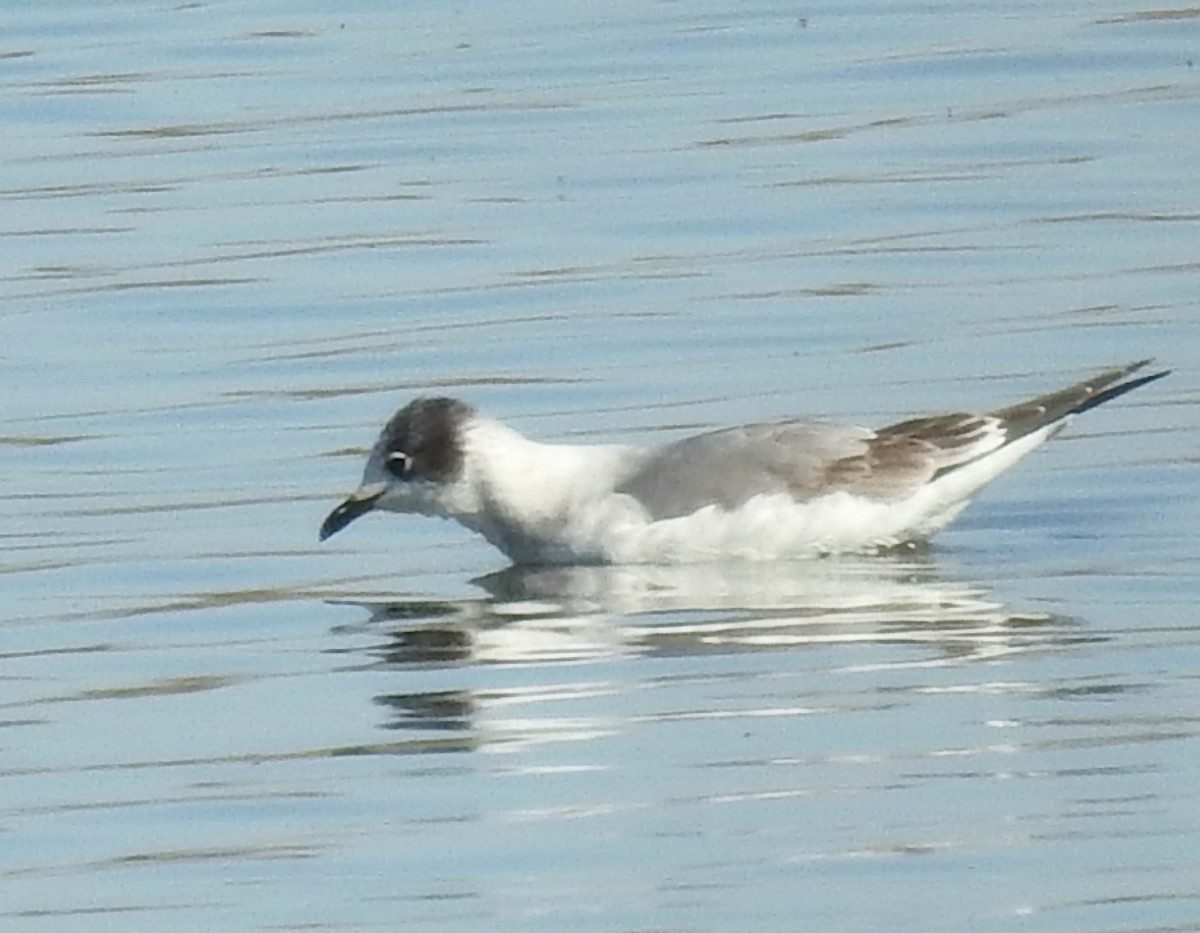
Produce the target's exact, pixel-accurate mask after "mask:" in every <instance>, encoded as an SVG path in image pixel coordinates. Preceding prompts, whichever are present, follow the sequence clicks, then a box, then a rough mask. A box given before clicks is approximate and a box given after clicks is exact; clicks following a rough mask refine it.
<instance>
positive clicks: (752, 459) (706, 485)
mask: <svg viewBox="0 0 1200 933" xmlns="http://www.w3.org/2000/svg"><path fill="white" fill-rule="evenodd" d="M1148 362H1149V360H1143V361H1141V362H1138V363H1134V364H1132V365H1130V366H1121V367H1117V368H1114V369H1109V370H1105V371H1104V372H1102V373H1099V374H1097V375H1096V376H1093V377H1092V378H1091V379H1086V380H1084V381H1083V382H1080V383H1077V384H1075V385H1072V386H1068V387H1067V388H1065V389H1060V390H1059V391H1057V392H1051V393H1049V394H1047V395H1042V396H1038V397H1037V398H1034V399H1030V400H1029V401H1026V402H1021V403H1018V404H1016V405H1011V406H1009V407H1007V408H1001V409H998V410H997V411H994V412H991V413H990V414H972V413H970V412H955V413H952V414H942V415H933V416H930V417H926V418H914V419H911V420H908V421H901V422H899V423H897V424H893V425H890V426H888V427H886V428H881V429H880V430H878V431H872V430H869V429H867V428H859V427H851V426H841V425H833V424H825V423H823V422H814V421H782V422H777V423H774V424H752V425H746V426H744V427H740V428H729V429H727V430H724V431H714V432H712V433H711V434H701V435H699V436H697V437H692V438H688V439H687V440H682V441H678V442H676V443H674V444H668V445H667V446H665V447H662V448H659V449H658V450H656V451H653V452H651V453H650V454H649V456H648V457H647V458H646V459H645V460H643V461H642V462H641V464H640V465H639V466H638V467H637V468H636V470H635V471H634V472H633V473H632V474H631V475H630V476H628V477H627V478H626V479H625V480H624V481H623V482H622V483H621V484H620V486H618V487H617V490H616V491H617V492H622V493H627V494H628V495H630V496H633V497H634V498H635V499H637V500H638V501H639V502H640V503H641V504H642V506H643V507H644V508H645V509H646V511H647V512H648V513H649V514H650V517H651V518H653V519H655V520H658V519H664V518H674V517H677V516H681V515H689V514H691V513H692V512H694V511H696V510H697V509H700V508H703V507H705V506H707V505H717V506H720V507H722V508H725V509H736V508H738V507H739V506H741V505H742V504H744V503H745V502H746V501H747V500H749V499H751V498H753V497H754V496H757V495H762V494H771V493H783V494H786V495H788V496H790V497H791V498H792V499H794V500H795V501H797V502H806V501H808V500H810V499H815V498H818V497H820V496H823V495H828V494H830V493H834V492H848V493H851V494H854V495H858V496H862V497H863V498H866V499H872V500H875V501H878V502H895V501H898V500H901V499H904V498H907V497H908V496H910V495H912V494H913V493H914V492H916V491H917V489H919V488H920V487H921V486H924V485H925V484H927V483H930V482H933V481H935V480H937V479H939V478H940V477H942V476H945V475H946V474H948V473H951V472H953V471H955V470H957V469H958V468H959V467H963V466H966V465H968V464H972V463H976V462H978V461H980V460H982V459H983V458H985V457H987V456H988V455H989V454H991V453H993V452H995V451H997V450H999V449H1001V448H1002V447H1005V446H1006V445H1008V444H1011V443H1013V442H1014V441H1018V440H1020V439H1022V438H1024V437H1027V436H1028V435H1031V434H1034V433H1035V432H1038V431H1042V429H1049V430H1047V431H1045V432H1044V433H1043V434H1042V436H1041V438H1040V440H1044V439H1045V438H1046V437H1048V436H1050V434H1052V433H1053V432H1054V430H1056V429H1057V427H1058V426H1059V425H1061V424H1065V423H1066V420H1067V419H1068V418H1069V417H1070V416H1071V415H1074V414H1078V413H1079V412H1083V411H1087V410H1088V409H1090V408H1094V407H1096V406H1097V405H1100V404H1102V403H1104V402H1106V401H1108V400H1110V399H1113V398H1116V397H1117V396H1119V395H1122V394H1124V393H1125V392H1128V391H1130V390H1131V389H1136V388H1137V387H1138V386H1141V385H1145V384H1146V383H1147V382H1151V381H1153V380H1155V379H1159V378H1161V377H1163V376H1165V375H1166V372H1158V373H1153V374H1151V375H1149V376H1139V377H1138V378H1136V379H1129V380H1126V379H1125V377H1126V376H1129V375H1130V374H1132V373H1134V372H1136V371H1137V370H1139V369H1141V368H1142V367H1144V366H1145V365H1146V364H1147V363H1148ZM1040 440H1039V442H1040ZM1035 446H1036V445H1035ZM1029 449H1032V448H1029ZM1025 452H1027V451H1023V452H1022V453H1021V454H1020V455H1023V454H1024V453H1025ZM1008 465H1011V463H1007V464H1001V465H999V466H997V469H996V471H995V472H989V471H984V472H983V473H982V474H980V478H978V479H976V480H975V481H974V482H972V483H971V485H970V488H969V489H968V490H967V491H968V492H971V491H973V490H974V489H975V488H977V487H978V486H980V485H982V484H983V483H985V482H987V481H988V480H990V479H991V478H993V477H994V476H995V475H996V473H997V472H1000V471H1002V470H1003V469H1005V468H1006V467H1007V466H1008Z"/></svg>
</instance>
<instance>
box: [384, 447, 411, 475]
mask: <svg viewBox="0 0 1200 933" xmlns="http://www.w3.org/2000/svg"><path fill="white" fill-rule="evenodd" d="M384 463H385V464H386V466H387V468H388V472H389V473H391V474H392V475H393V476H395V477H396V478H397V479H411V478H412V472H413V462H412V457H410V456H409V455H408V454H406V453H405V452H404V451H402V450H397V451H395V452H394V453H390V454H388V455H387V460H385V461H384Z"/></svg>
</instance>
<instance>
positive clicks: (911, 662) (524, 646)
mask: <svg viewBox="0 0 1200 933" xmlns="http://www.w3.org/2000/svg"><path fill="white" fill-rule="evenodd" d="M474 582H475V583H476V585H478V586H479V587H480V588H481V590H483V593H482V594H481V595H480V596H479V597H478V598H474V599H466V600H457V601H446V602H433V601H418V600H396V601H391V602H389V601H373V602H361V603H357V604H358V605H361V606H362V607H363V608H364V609H366V610H367V611H368V613H369V618H368V619H367V620H366V621H365V622H362V623H359V624H356V625H353V626H351V627H350V629H351V630H353V631H355V632H360V633H361V632H369V633H371V634H373V635H380V636H383V639H384V640H383V641H379V642H376V643H374V644H372V645H371V646H370V647H369V648H367V649H366V650H367V651H369V652H370V654H371V655H373V656H374V658H375V660H376V662H377V665H379V666H383V667H388V668H395V669H398V670H399V669H407V670H413V669H417V670H425V671H437V670H442V671H445V670H448V669H455V668H463V667H485V666H490V665H505V664H525V665H529V664H534V665H543V664H546V663H551V662H565V661H571V662H580V661H588V660H601V659H615V658H620V657H622V656H626V657H636V656H673V657H680V656H684V655H700V654H704V653H725V654H729V653H733V652H750V651H781V650H795V649H799V648H804V647H814V646H835V645H839V644H845V645H849V644H858V645H862V644H864V643H865V644H871V643H874V644H877V645H880V644H892V645H907V646H912V647H914V648H919V649H922V650H918V651H914V652H911V653H908V654H905V655H904V657H903V658H902V659H897V658H896V656H895V655H891V656H890V661H887V662H883V663H884V664H885V665H886V666H891V667H896V666H914V667H915V666H933V665H947V664H961V663H970V662H973V661H985V660H991V659H997V658H1001V657H1004V656H1006V655H1011V654H1014V653H1017V652H1025V651H1031V650H1044V649H1047V648H1053V647H1062V646H1064V645H1068V644H1071V643H1074V642H1077V641H1082V640H1090V639H1089V638H1088V636H1086V635H1085V634H1084V633H1083V632H1081V631H1080V630H1079V628H1078V626H1076V625H1075V624H1074V623H1072V622H1071V621H1070V620H1068V619H1065V618H1063V617H1059V616H1052V615H1041V614H1023V613H1016V612H1013V611H1010V610H1008V609H1006V608H1005V607H1004V606H1003V605H1002V604H1001V603H999V602H998V601H997V600H996V599H995V598H994V597H993V596H991V595H990V594H989V592H988V591H987V589H986V588H984V587H982V586H979V585H975V584H970V583H964V582H961V581H955V580H950V579H945V577H944V574H942V573H941V572H940V571H939V569H938V567H937V566H936V564H935V563H934V562H933V561H931V560H929V559H927V558H926V557H924V556H922V555H920V554H917V555H906V556H905V557H903V558H899V557H890V558H877V557H876V558H870V559H867V558H863V559H845V558H839V559H831V560H822V561H809V562H804V563H800V562H796V563H785V564H764V563H758V564H754V563H745V564H729V565H718V566H713V565H706V566H674V567H659V566H625V567H612V566H604V567H599V566H597V567H544V568H515V567H514V568H510V569H508V570H505V571H503V572H501V573H496V574H492V575H490V576H487V577H483V578H480V579H478V580H476V581H474ZM576 686H578V687H579V689H580V690H585V691H586V690H590V689H593V688H594V687H595V685H594V684H582V683H581V684H577V685H576ZM564 689H567V688H564V685H563V683H562V682H561V678H559V679H558V682H557V683H556V684H555V687H554V690H555V691H558V692H561V691H562V690H564ZM493 692H494V691H493ZM498 696H499V695H497V696H492V694H491V693H489V692H487V691H481V690H478V689H453V690H433V691H432V692H429V691H426V692H420V693H396V694H389V695H386V696H381V697H377V698H376V701H377V702H379V703H381V704H383V705H385V706H387V707H389V708H391V709H392V710H393V711H394V712H395V713H396V715H397V717H398V718H397V721H396V722H395V723H394V724H393V727H394V728H420V729H426V730H430V729H434V730H439V731H443V732H446V731H453V730H463V729H470V728H472V724H473V723H474V722H475V721H476V720H477V718H478V714H479V712H480V709H481V706H488V705H489V704H491V703H493V701H496V700H497V699H498Z"/></svg>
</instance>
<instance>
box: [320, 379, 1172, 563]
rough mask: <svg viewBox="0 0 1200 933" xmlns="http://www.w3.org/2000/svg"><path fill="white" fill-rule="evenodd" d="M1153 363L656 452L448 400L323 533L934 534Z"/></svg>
mask: <svg viewBox="0 0 1200 933" xmlns="http://www.w3.org/2000/svg"><path fill="white" fill-rule="evenodd" d="M1151 362H1152V361H1151V360H1141V361H1140V362H1137V363H1132V364H1130V365H1128V366H1118V367H1114V368H1112V369H1107V370H1105V371H1104V372H1101V373H1098V374H1097V375H1095V376H1093V377H1092V378H1090V379H1085V380H1084V381H1083V382H1080V383H1077V384H1075V385H1072V386H1068V387H1067V388H1065V389H1060V390H1058V391H1056V392H1050V393H1048V394H1046V395H1041V396H1038V397H1037V398H1034V399H1030V400H1028V401H1024V402H1019V403H1017V404H1015V405H1011V406H1009V407H1007V408H1000V409H997V410H995V411H992V412H990V413H987V414H971V413H967V412H953V413H949V414H939V415H932V416H928V417H921V418H913V419H910V420H906V421H901V422H899V423H897V424H892V425H889V426H887V427H884V428H879V429H876V430H871V429H869V428H862V427H855V426H851V425H838V424H829V423H825V422H822V421H805V420H787V421H775V422H770V423H763V424H748V425H743V426H741V427H733V428H726V429H724V430H719V431H712V432H709V433H706V434H700V435H697V436H694V437H689V438H685V439H684V440H679V441H674V442H672V443H668V444H665V445H661V446H657V447H635V446H628V445H574V444H546V443H541V442H539V441H535V440H531V439H530V438H527V437H525V436H523V435H522V434H520V433H518V432H517V431H515V430H513V429H512V428H510V427H508V426H506V425H504V424H502V423H501V422H499V421H497V420H494V419H492V418H489V417H488V416H486V415H484V414H482V413H481V412H479V411H477V410H476V409H474V408H472V407H471V406H470V405H467V404H465V403H464V402H461V401H458V400H457V399H452V398H418V399H416V400H414V401H412V402H410V403H409V404H408V405H406V406H404V407H403V408H401V409H400V410H399V411H398V412H396V414H395V415H394V416H393V417H392V418H391V420H390V421H388V423H387V424H386V425H385V426H384V428H383V431H382V433H381V434H380V435H379V439H378V441H377V442H376V443H375V446H374V448H373V449H372V450H371V453H370V456H369V457H368V459H367V463H366V467H365V468H364V470H363V477H362V483H361V485H360V486H359V488H358V489H357V490H356V491H355V492H354V493H352V494H351V495H350V497H349V498H347V499H346V500H345V501H344V502H343V503H342V504H341V505H339V506H338V507H337V508H335V509H334V510H333V511H332V512H331V513H330V514H329V517H328V518H326V519H325V522H324V524H323V525H322V526H321V533H320V537H321V540H322V541H324V540H325V539H326V538H328V537H329V536H330V535H332V534H334V533H335V532H337V531H340V530H341V529H343V528H345V527H346V526H347V525H348V524H350V522H352V521H354V519H356V518H358V517H359V516H361V515H364V514H366V513H367V512H370V511H378V510H384V511H389V512H411V513H417V514H421V515H435V516H440V517H442V518H450V519H454V520H455V521H457V522H459V523H460V524H462V525H464V526H466V527H467V528H469V529H471V530H472V531H475V532H478V533H479V534H481V535H483V537H484V538H486V539H487V540H488V541H489V542H491V543H492V544H493V545H495V546H496V547H498V548H499V549H500V550H501V551H503V552H504V554H505V555H507V556H508V557H509V559H510V560H512V561H513V562H514V563H516V564H587V563H592V564H595V563H607V564H639V563H641V564H678V563H695V562H702V561H724V560H732V559H740V560H779V559H792V558H808V557H819V556H823V555H829V554H838V553H851V552H853V553H865V552H873V551H879V550H887V549H892V548H897V547H901V546H905V545H910V544H913V545H915V544H918V543H921V542H925V541H928V540H929V538H930V537H931V536H932V535H933V534H934V533H935V532H937V531H939V530H940V529H942V528H943V527H945V526H946V525H947V524H948V523H949V522H951V521H952V520H953V519H954V518H955V517H956V516H957V515H958V514H959V512H961V511H962V510H963V509H964V508H965V507H966V506H967V504H968V503H969V502H970V501H971V497H972V496H974V495H975V493H976V492H978V491H979V490H980V489H981V488H982V487H984V486H985V485H987V484H988V483H989V482H991V481H992V480H993V479H995V478H996V477H997V476H999V475H1000V474H1001V473H1003V472H1004V471H1005V470H1007V469H1008V468H1009V467H1011V466H1012V465H1013V464H1015V463H1016V462H1017V461H1018V460H1020V459H1021V458H1022V457H1024V456H1025V455H1026V454H1028V453H1029V452H1030V451H1032V450H1033V449H1034V448H1036V447H1038V446H1040V445H1041V444H1043V443H1044V442H1045V441H1046V440H1047V439H1049V438H1050V437H1052V436H1053V435H1054V434H1056V433H1058V431H1060V430H1061V429H1062V428H1063V427H1064V426H1065V425H1066V424H1067V422H1068V421H1069V420H1070V418H1071V417H1072V416H1073V415H1077V414H1080V413H1082V412H1085V411H1088V410H1089V409H1092V408H1095V407H1096V406H1097V405H1101V404H1103V403H1104V402H1107V401H1109V400H1111V399H1114V398H1117V397H1118V396H1120V395H1124V394H1125V393H1126V392H1130V391H1132V390H1133V389H1136V388H1138V387H1139V386H1143V385H1146V384H1147V383H1149V382H1153V381H1154V380H1156V379H1161V378H1162V377H1163V376H1165V375H1167V374H1168V372H1169V370H1163V371H1159V372H1154V373H1150V374H1149V375H1137V376H1134V374H1135V373H1138V372H1139V371H1141V370H1143V369H1144V368H1145V367H1147V366H1148V365H1149V364H1150V363H1151Z"/></svg>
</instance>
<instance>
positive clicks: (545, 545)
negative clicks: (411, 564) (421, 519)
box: [440, 415, 645, 561]
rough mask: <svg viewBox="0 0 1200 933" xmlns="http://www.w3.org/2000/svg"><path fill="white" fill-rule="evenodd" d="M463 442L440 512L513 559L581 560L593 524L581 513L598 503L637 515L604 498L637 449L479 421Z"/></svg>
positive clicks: (624, 503) (623, 500) (619, 499)
mask: <svg viewBox="0 0 1200 933" xmlns="http://www.w3.org/2000/svg"><path fill="white" fill-rule="evenodd" d="M461 442H462V447H463V454H464V456H463V472H462V475H461V476H460V477H459V478H458V479H457V480H455V481H454V482H453V483H451V484H450V485H449V486H447V487H446V489H445V490H444V491H443V493H442V495H441V497H440V505H441V506H442V511H443V514H445V516H446V517H447V518H453V519H456V520H458V521H459V522H461V523H462V524H463V525H465V526H467V527H468V528H471V529H473V530H475V531H478V532H479V533H480V534H482V535H483V536H484V537H485V538H487V540H488V541H490V542H491V543H492V544H493V545H495V546H496V547H498V548H500V549H501V550H502V551H504V552H505V553H506V554H508V555H509V557H511V558H513V559H514V560H518V561H519V560H554V559H555V557H556V556H557V557H558V558H559V559H563V558H564V557H566V556H572V557H574V558H575V559H579V558H580V557H581V556H584V557H585V556H586V551H587V550H590V548H589V547H588V542H587V541H586V540H582V538H583V537H588V535H586V532H587V530H588V529H587V526H589V525H591V524H592V522H590V521H583V522H581V517H583V516H582V514H581V513H584V512H593V511H594V510H595V509H596V505H597V502H605V501H607V502H609V503H611V504H612V508H613V509H615V510H618V511H622V512H624V511H630V512H632V513H640V512H641V509H640V507H639V506H638V505H637V504H636V503H635V502H633V500H632V499H629V497H627V496H610V495H609V494H610V493H611V492H612V491H613V489H614V488H615V487H616V486H617V485H619V484H620V482H621V481H622V480H623V479H624V478H625V477H626V476H628V475H629V474H630V473H631V472H632V471H633V470H635V469H636V468H637V467H638V466H639V465H640V464H641V463H642V461H643V459H644V457H645V454H644V453H643V452H642V451H641V450H639V449H638V448H635V447H627V446H620V445H595V446H591V445H589V446H575V445H570V446H568V445H560V444H543V443H540V442H538V441H533V440H530V439H529V438H527V437H525V436H524V435H522V434H519V433H518V432H516V431H514V430H513V429H511V428H509V427H507V426H505V425H503V424H501V423H499V422H498V421H493V420H492V419H490V418H486V417H483V416H480V415H476V416H475V417H473V418H472V419H471V420H470V421H469V422H467V423H466V424H464V425H463V427H462V438H461ZM600 517H601V516H596V518H600ZM630 517H633V516H632V515H631V516H630ZM639 517H642V518H643V520H644V517H643V516H639ZM605 524H607V522H606V523H605ZM593 530H597V529H593ZM559 551H562V552H563V553H562V554H559V553H558V552H559ZM581 551H582V552H584V553H581ZM603 556H604V555H603V554H602V553H601V552H600V551H599V550H597V551H596V553H595V554H594V555H593V557H594V559H600V558H602V557H603Z"/></svg>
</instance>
